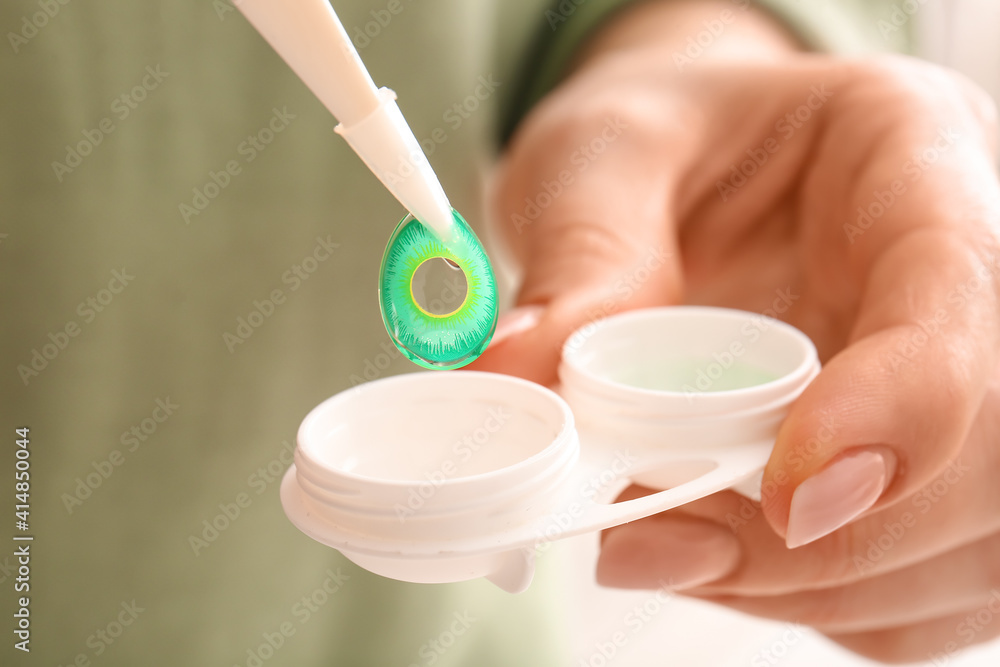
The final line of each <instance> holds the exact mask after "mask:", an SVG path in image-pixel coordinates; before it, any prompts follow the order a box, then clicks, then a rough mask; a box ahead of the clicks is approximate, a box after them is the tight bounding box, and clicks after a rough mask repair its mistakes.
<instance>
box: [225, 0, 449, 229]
mask: <svg viewBox="0 0 1000 667" xmlns="http://www.w3.org/2000/svg"><path fill="white" fill-rule="evenodd" d="M236 7H237V8H238V9H239V10H240V11H241V12H242V13H243V15H244V16H246V18H247V20H248V21H250V23H251V24H252V25H253V26H254V27H255V28H256V29H257V31H258V32H259V33H260V34H261V35H262V36H263V37H264V39H266V40H267V42H268V43H269V44H270V45H271V46H272V47H273V48H274V50H275V51H277V53H278V55H280V56H281V57H282V58H283V59H284V61H285V62H286V63H288V65H289V66H290V67H291V68H292V70H293V71H294V72H295V73H296V74H297V75H298V76H299V78H300V79H302V81H303V82H305V84H306V85H307V86H308V87H309V89H310V90H312V91H313V93H314V94H315V95H316V97H318V98H319V100H320V101H321V102H322V103H323V105H324V106H325V107H326V108H327V109H329V110H330V113H332V114H333V115H334V116H335V117H336V118H337V120H339V121H340V124H339V125H338V126H337V127H336V128H335V131H336V132H337V134H339V135H341V136H342V137H344V139H345V140H347V143H348V144H349V145H350V146H351V148H352V149H354V152H355V153H357V154H358V156H359V157H360V158H361V159H362V160H363V161H364V163H365V164H366V165H368V168H369V169H371V170H372V173H374V174H375V175H376V176H377V177H378V179H379V180H380V181H382V184H383V185H385V187H386V188H388V190H389V192H391V193H392V194H393V196H395V197H396V199H398V200H399V202H400V203H401V204H402V205H403V206H405V207H406V209H407V210H408V211H409V212H410V213H412V214H413V217H415V218H416V219H417V220H419V221H420V222H422V223H423V224H424V225H426V226H427V227H429V228H430V229H431V230H433V231H434V233H435V234H436V235H437V236H438V237H439V238H440V239H441V240H442V241H443V242H444V243H445V244H449V243H450V242H451V241H453V240H454V234H453V226H454V219H453V218H452V209H451V204H449V203H448V197H447V196H446V195H445V193H444V189H443V188H442V187H441V183H440V182H439V181H438V178H437V176H436V175H435V174H434V170H433V169H431V165H430V163H429V162H428V161H427V158H426V156H425V155H424V153H423V151H422V150H421V148H420V144H419V143H418V142H417V139H416V137H415V136H413V131H412V130H411V129H410V127H409V125H407V124H406V120H405V119H404V118H403V114H402V113H401V112H400V110H399V107H398V106H397V105H396V94H395V93H394V92H393V91H391V90H389V89H388V88H381V89H379V88H376V87H375V83H374V82H373V81H372V78H371V75H370V74H369V73H368V70H367V69H366V68H365V65H364V63H362V62H361V57H360V56H359V55H358V52H357V50H356V49H355V48H354V44H353V43H351V39H350V37H348V35H347V31H346V30H344V26H343V24H341V22H340V19H339V18H337V14H336V13H335V12H334V11H333V8H332V7H331V6H330V4H329V3H328V2H327V0H242V1H241V2H237V3H236Z"/></svg>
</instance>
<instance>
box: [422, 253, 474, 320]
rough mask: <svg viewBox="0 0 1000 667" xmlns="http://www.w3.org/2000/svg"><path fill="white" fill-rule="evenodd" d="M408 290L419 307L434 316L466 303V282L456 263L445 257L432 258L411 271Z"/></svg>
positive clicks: (441, 314)
mask: <svg viewBox="0 0 1000 667" xmlns="http://www.w3.org/2000/svg"><path fill="white" fill-rule="evenodd" d="M410 292H411V293H412V294H413V300H414V302H415V303H416V304H417V305H418V306H419V307H420V309H421V310H423V311H424V312H426V313H429V314H430V315H434V316H435V317H446V316H448V315H451V314H453V313H455V312H456V311H458V309H459V308H461V307H462V304H463V303H465V297H466V295H467V294H468V293H469V283H468V280H467V279H466V276H465V272H464V271H463V270H462V268H461V267H460V266H459V265H458V264H457V263H455V262H454V261H452V260H450V259H446V258H444V257H432V258H430V259H427V260H424V262H423V263H422V264H420V266H418V267H417V270H416V271H414V272H413V279H412V280H411V281H410Z"/></svg>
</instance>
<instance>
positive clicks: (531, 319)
mask: <svg viewBox="0 0 1000 667" xmlns="http://www.w3.org/2000/svg"><path fill="white" fill-rule="evenodd" d="M544 312H545V307H544V306H519V307H517V308H514V309H512V310H508V311H507V312H506V313H504V314H503V315H501V316H500V317H499V318H498V319H497V329H496V331H495V332H494V333H493V339H492V340H491V341H490V345H496V344H497V343H499V342H501V341H503V340H505V339H507V338H510V337H511V336H515V335H517V334H520V333H524V332H525V331H528V330H529V329H534V328H535V327H536V326H538V323H539V322H540V321H541V319H542V313H544Z"/></svg>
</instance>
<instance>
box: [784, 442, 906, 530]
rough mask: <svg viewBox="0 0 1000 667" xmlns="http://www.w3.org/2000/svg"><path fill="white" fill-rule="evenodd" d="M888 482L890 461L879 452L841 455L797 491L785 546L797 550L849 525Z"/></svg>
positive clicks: (877, 497)
mask: <svg viewBox="0 0 1000 667" xmlns="http://www.w3.org/2000/svg"><path fill="white" fill-rule="evenodd" d="M889 482H890V470H889V462H888V461H886V458H885V456H883V455H882V454H880V453H879V452H873V451H870V450H859V451H856V452H851V453H848V454H844V455H841V456H840V458H838V459H837V460H835V461H834V462H833V463H831V464H829V465H827V466H826V468H824V469H823V470H822V471H821V472H820V473H819V474H817V475H814V476H812V477H810V478H809V479H807V480H806V481H804V482H802V483H801V484H799V486H798V488H797V489H795V493H794V494H792V502H791V508H790V509H789V512H788V532H787V533H786V534H785V544H787V545H788V548H789V549H794V548H796V547H800V546H802V545H803V544H809V543H810V542H814V541H816V540H818V539H819V538H821V537H825V536H826V535H829V534H830V533H832V532H833V531H835V530H837V529H838V528H840V527H842V526H845V525H847V524H848V523H850V522H851V521H853V520H854V519H856V518H857V517H858V516H860V515H861V514H863V513H864V512H865V511H866V510H868V509H869V508H870V507H871V506H872V505H874V504H875V502H876V501H877V500H878V499H879V498H880V497H881V496H882V492H883V491H885V489H886V487H887V486H889Z"/></svg>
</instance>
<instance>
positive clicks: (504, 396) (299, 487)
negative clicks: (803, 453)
mask: <svg viewBox="0 0 1000 667" xmlns="http://www.w3.org/2000/svg"><path fill="white" fill-rule="evenodd" d="M752 317H757V318H759V317H760V316H754V315H752V314H749V313H741V312H739V311H728V310H721V309H708V308H682V307H676V308H665V309H652V310H647V311H641V313H636V314H626V315H621V316H618V317H615V318H610V319H609V320H606V321H604V322H602V323H600V324H598V325H596V326H594V327H592V328H591V330H590V331H589V332H587V333H588V335H587V336H586V337H584V338H582V339H580V338H578V339H576V340H575V341H574V339H573V338H571V339H570V341H569V342H568V343H567V348H566V349H565V350H564V353H563V359H564V361H563V365H562V368H561V372H560V375H561V378H562V381H563V386H562V388H561V391H562V392H563V393H564V395H565V396H566V399H567V400H563V398H561V397H560V396H558V395H557V394H556V393H554V392H552V391H550V390H548V389H545V388H544V387H541V386H539V385H536V384H533V383H530V382H527V381H525V380H521V379H518V378H513V377H509V376H505V375H497V374H492V373H480V372H469V371H462V372H451V373H443V372H425V373H416V374H411V375H404V376H398V377H391V378H386V379H382V380H378V381H375V382H371V383H368V384H364V385H360V386H358V387H355V388H354V389H350V390H348V391H345V392H342V393H341V394H338V395H336V396H334V397H333V398H331V399H328V400H327V401H325V402H324V403H322V404H320V405H319V406H318V407H317V408H315V409H314V410H313V411H312V412H311V413H310V414H309V415H308V416H307V417H306V419H305V420H304V421H303V423H302V426H301V427H300V429H299V435H298V447H297V449H296V453H295V464H294V465H293V466H292V467H291V468H290V469H289V470H288V472H287V473H286V475H285V478H284V479H283V481H282V486H281V499H282V503H283V505H284V507H285V512H286V513H287V514H288V516H289V518H290V519H291V520H292V522H293V523H294V524H295V525H296V526H298V527H299V528H300V529H301V530H302V531H303V532H305V533H306V534H308V535H309V536H311V537H313V538H314V539H316V540H318V541H320V542H322V543H324V544H327V545H329V546H331V547H334V548H336V549H338V550H340V551H341V552H343V553H344V555H346V556H347V557H348V558H350V559H351V560H353V561H354V562H356V563H358V564H359V565H361V566H362V567H365V568H367V569H369V570H371V571H372V572H375V573H378V574H381V575H383V576H387V577H391V578H395V579H401V580H404V581H414V582H423V583H440V582H450V581H462V580H466V579H472V578H476V577H488V578H489V579H490V580H492V581H493V582H494V583H496V584H497V585H499V586H500V587H501V588H503V589H504V590H508V591H511V592H516V591H519V590H523V589H524V588H525V587H526V586H527V585H528V584H529V582H530V580H531V576H532V573H533V570H534V556H535V553H536V551H537V548H538V547H539V546H540V545H544V544H545V543H547V542H550V541H552V540H556V539H562V538H565V537H570V536H573V535H579V534H582V533H588V532H593V531H597V530H600V529H603V528H608V527H610V526H614V525H618V524H621V523H625V522H627V521H632V520H635V519H639V518H642V517H645V516H649V515H651V514H655V513H658V512H662V511H664V510H667V509H671V508H674V507H678V506H680V505H683V504H685V503H688V502H691V501H693V500H697V499H698V498H702V497H704V496H707V495H709V494H712V493H715V492H717V491H720V490H723V489H727V488H731V487H733V486H735V485H738V484H740V483H741V482H745V481H746V480H748V479H750V478H752V477H753V476H754V475H756V474H758V473H759V471H760V470H761V469H762V468H763V466H764V464H765V463H766V461H767V458H768V456H769V454H770V451H771V447H772V445H773V441H774V437H775V435H776V433H777V429H778V426H779V424H780V422H781V420H782V418H783V416H784V414H785V412H786V411H787V408H788V406H789V405H790V403H791V401H793V400H794V399H795V397H797V396H798V394H799V393H801V391H802V390H803V389H804V388H805V386H806V385H807V384H808V383H809V381H811V379H812V378H813V377H814V375H815V374H816V372H818V361H817V359H816V353H815V349H814V348H813V347H812V344H811V343H810V342H809V341H808V339H807V338H806V337H805V336H804V335H803V334H801V333H800V332H798V331H796V330H795V329H792V328H791V327H788V326H787V325H783V324H780V323H778V322H776V321H774V320H766V321H762V328H761V327H758V330H760V331H761V334H762V335H760V336H757V337H756V338H755V340H754V342H753V343H750V342H749V341H747V348H746V350H745V351H744V352H742V353H741V354H740V355H738V356H740V357H743V356H744V355H745V356H746V358H747V359H752V360H754V361H755V363H756V364H758V365H761V366H765V367H767V368H768V370H770V371H772V372H774V373H775V374H776V375H777V376H779V377H777V378H776V379H775V380H773V381H771V382H767V383H764V384H760V385H757V386H752V387H747V388H745V389H736V390H731V391H716V392H705V393H703V394H698V395H695V396H692V395H690V394H685V393H679V392H671V391H663V390H650V389H637V388H635V387H630V386H628V385H622V384H620V383H618V382H617V381H615V380H610V379H608V378H607V377H604V376H603V375H602V373H605V372H611V374H612V375H615V376H616V377H617V376H618V373H617V372H618V371H619V370H622V369H623V368H625V367H627V366H629V364H632V365H635V364H640V363H641V364H650V363H653V362H655V361H656V358H657V355H658V354H660V353H661V351H662V350H663V349H664V348H663V347H662V345H661V344H662V342H663V341H669V340H674V341H676V342H677V343H678V344H679V343H681V342H684V344H685V345H687V346H688V347H689V348H690V350H689V352H690V353H692V354H694V355H704V354H709V355H710V354H712V353H713V352H712V351H713V350H714V349H715V347H716V346H718V345H720V344H723V343H724V344H725V348H724V349H731V348H730V346H729V337H730V334H732V332H734V331H735V332H736V335H742V334H740V330H741V328H742V324H743V323H745V322H747V321H750V320H749V319H748V318H752ZM734 327H735V328H734ZM699 330H702V334H701V335H698V331H699ZM720 332H721V333H720ZM622 341H624V342H626V343H627V345H625V346H620V345H617V344H616V343H619V342H622ZM643 341H645V342H643ZM668 351H671V350H670V349H669V348H668ZM675 351H676V350H672V351H671V353H673V352H675ZM609 359H610V360H612V361H613V362H614V363H612V364H611V365H608V362H609ZM567 401H568V403H567ZM692 401H695V402H696V403H697V405H696V406H695V407H694V408H692V407H691V405H692ZM571 406H572V410H571ZM574 411H575V413H576V416H577V418H576V419H575V418H574ZM578 430H579V434H578ZM632 480H635V481H637V482H641V483H643V484H645V485H647V486H651V487H653V488H661V489H666V490H662V491H659V492H657V493H654V494H652V495H649V496H645V497H643V498H638V499H635V500H630V501H627V502H622V503H616V504H608V503H609V502H610V501H611V500H612V499H613V498H614V497H615V496H616V495H617V494H618V492H619V491H620V490H621V489H622V488H624V487H625V486H626V485H627V484H628V483H629V481H632Z"/></svg>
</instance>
